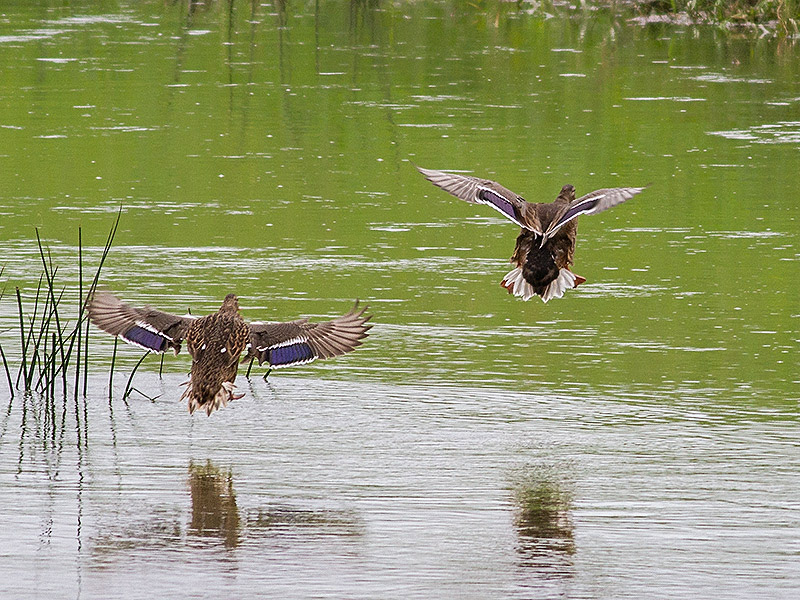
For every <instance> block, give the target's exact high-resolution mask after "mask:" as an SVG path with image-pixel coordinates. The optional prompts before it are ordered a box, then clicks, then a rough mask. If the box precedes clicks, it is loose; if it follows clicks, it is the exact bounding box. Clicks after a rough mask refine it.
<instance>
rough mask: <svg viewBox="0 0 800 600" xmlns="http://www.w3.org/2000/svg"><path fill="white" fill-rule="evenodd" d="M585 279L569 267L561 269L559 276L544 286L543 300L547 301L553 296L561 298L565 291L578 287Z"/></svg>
mask: <svg viewBox="0 0 800 600" xmlns="http://www.w3.org/2000/svg"><path fill="white" fill-rule="evenodd" d="M585 281H586V279H585V278H584V277H581V276H580V275H576V274H575V273H573V272H572V271H570V270H569V269H560V270H559V272H558V277H556V278H555V279H554V280H553V281H551V282H550V283H548V284H547V287H546V288H544V291H543V292H542V294H541V296H542V302H547V301H548V300H552V299H553V298H561V296H563V295H564V292H566V291H567V290H570V289H572V288H575V287H578V286H579V285H580V284H582V283H583V282H585Z"/></svg>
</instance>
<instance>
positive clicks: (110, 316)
mask: <svg viewBox="0 0 800 600" xmlns="http://www.w3.org/2000/svg"><path fill="white" fill-rule="evenodd" d="M366 310H367V307H364V308H362V309H360V310H359V302H358V300H356V303H355V305H354V306H353V308H352V309H351V310H350V311H349V312H348V313H346V314H344V315H342V316H340V317H337V318H336V319H333V320H331V321H321V322H316V323H312V322H309V320H308V319H299V320H296V321H288V322H282V323H263V322H252V323H248V322H246V321H245V320H244V318H242V316H241V314H240V313H239V299H238V297H237V296H236V295H235V294H228V295H227V296H225V299H224V300H223V302H222V306H220V308H219V310H218V311H217V312H215V313H212V314H210V315H206V316H203V317H199V318H198V317H194V316H192V315H185V316H178V315H174V314H171V313H167V312H162V311H160V310H156V309H154V308H151V307H149V306H145V307H143V308H136V307H133V306H130V305H129V304H126V303H125V302H123V301H122V300H121V299H119V298H118V297H117V296H115V295H114V294H112V293H110V292H106V291H97V292H95V293H94V295H93V296H92V298H91V300H90V301H89V304H88V314H89V319H90V320H91V322H92V323H94V325H95V326H97V327H98V328H99V329H101V330H103V331H105V332H106V333H109V334H111V335H113V336H115V337H119V338H121V339H122V340H124V341H125V342H127V343H129V344H132V345H134V346H139V347H140V348H144V349H145V350H150V351H151V352H156V353H164V352H166V351H167V350H169V349H172V350H173V352H174V353H175V355H176V356H177V355H178V353H179V352H180V351H181V346H182V344H183V343H184V342H186V349H187V351H188V352H189V355H190V356H191V357H192V367H191V371H190V374H189V379H188V381H185V382H184V383H183V384H181V385H185V386H186V389H185V390H184V392H183V394H182V395H181V400H184V399H186V400H187V401H188V406H189V413H190V414H193V413H194V412H195V410H197V409H203V410H205V411H206V414H207V415H208V416H210V415H211V413H212V412H214V411H215V410H217V409H219V408H221V407H224V406H227V404H228V402H230V401H231V400H238V399H239V398H242V397H243V396H244V394H236V393H235V392H234V390H235V389H236V386H235V384H234V381H235V379H236V375H237V371H238V366H239V360H240V358H241V357H242V355H244V357H243V358H242V362H245V361H247V360H257V361H258V364H259V365H263V364H264V363H267V365H268V366H269V368H270V369H272V368H280V367H289V366H294V365H302V364H306V363H310V362H312V361H314V360H316V359H318V358H319V359H325V358H332V357H334V356H340V355H342V354H346V353H348V352H351V351H353V350H355V349H356V348H357V347H358V346H360V345H361V344H362V340H363V339H364V338H365V337H367V331H368V330H369V329H370V328H371V327H372V325H371V324H367V321H369V320H370V319H371V318H372V315H367V314H365V312H366Z"/></svg>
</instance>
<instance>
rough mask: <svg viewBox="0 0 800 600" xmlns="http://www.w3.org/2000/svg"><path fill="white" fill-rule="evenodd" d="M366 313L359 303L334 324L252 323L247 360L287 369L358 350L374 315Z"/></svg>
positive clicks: (305, 321) (303, 322)
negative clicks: (255, 360) (254, 359)
mask: <svg viewBox="0 0 800 600" xmlns="http://www.w3.org/2000/svg"><path fill="white" fill-rule="evenodd" d="M366 310H367V308H366V307H364V308H362V309H361V310H359V308H358V302H356V304H355V306H353V308H352V310H351V311H350V312H349V313H347V314H346V315H342V316H341V317H337V318H336V319H333V320H332V321H322V322H320V323H309V322H308V319H300V320H299V321H290V322H288V323H251V324H250V353H249V354H248V358H251V357H255V358H256V359H258V364H263V363H265V362H266V363H267V364H269V366H271V367H288V366H291V365H301V364H303V363H307V362H311V361H312V360H315V359H317V358H331V357H332V356H339V355H341V354H345V353H346V352H350V351H352V350H355V348H356V347H358V346H360V345H361V344H362V342H361V340H362V339H364V338H365V337H367V331H368V330H369V329H370V327H372V325H367V321H369V320H370V318H372V315H364V311H366Z"/></svg>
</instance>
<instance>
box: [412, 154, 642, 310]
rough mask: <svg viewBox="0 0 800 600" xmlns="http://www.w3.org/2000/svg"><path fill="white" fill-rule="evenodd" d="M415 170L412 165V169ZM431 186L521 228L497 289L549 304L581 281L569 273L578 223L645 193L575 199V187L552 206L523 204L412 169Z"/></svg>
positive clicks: (486, 186) (478, 185)
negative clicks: (508, 267) (487, 208)
mask: <svg viewBox="0 0 800 600" xmlns="http://www.w3.org/2000/svg"><path fill="white" fill-rule="evenodd" d="M415 166H416V165H415ZM416 168H417V170H418V171H419V172H420V173H422V175H423V176H424V177H425V178H426V179H427V180H428V181H430V182H431V183H432V184H434V185H435V186H437V187H439V188H441V189H443V190H444V191H446V192H448V193H450V194H452V195H453V196H455V197H456V198H460V199H461V200H465V201H467V202H469V203H471V204H488V205H489V206H491V207H492V208H494V209H495V210H497V211H498V212H500V213H501V214H502V215H503V216H504V217H505V218H507V219H509V220H510V221H512V222H514V223H516V224H517V225H519V226H520V228H521V229H520V233H519V235H518V236H517V241H516V245H515V246H514V253H513V254H512V256H511V263H512V264H513V265H514V268H513V269H512V270H511V271H509V272H508V273H507V274H506V275H505V277H503V280H502V281H501V282H500V285H501V286H502V287H504V288H505V289H506V290H508V293H509V294H512V295H514V296H516V297H519V298H522V299H523V300H530V299H531V298H533V296H539V297H540V298H541V299H542V301H544V302H548V301H549V300H552V299H553V298H561V297H562V296H563V295H564V292H565V291H566V290H568V289H572V288H575V287H577V286H579V285H580V284H582V283H584V282H585V281H586V278H585V277H581V276H580V275H578V274H576V273H573V272H572V270H571V269H570V267H571V266H572V265H573V258H574V255H575V241H576V238H577V235H578V217H580V216H581V215H594V214H597V213H599V212H602V211H604V210H607V209H609V208H611V207H613V206H616V205H618V204H621V203H622V202H625V201H626V200H630V199H631V198H633V197H634V196H635V195H636V194H639V193H641V192H642V191H644V190H645V189H646V186H645V187H618V188H604V189H600V190H595V191H593V192H590V193H588V194H586V195H585V196H581V197H580V198H577V199H576V198H575V187H574V186H572V185H570V184H567V185H565V186H563V187H562V188H561V191H560V192H559V194H558V197H556V199H555V200H554V201H553V202H542V203H540V202H527V201H526V200H525V199H524V198H523V197H522V196H520V195H519V194H515V193H514V192H512V191H511V190H509V189H508V188H505V187H503V186H502V185H500V184H499V183H497V182H495V181H492V180H490V179H481V178H478V177H472V176H470V175H460V174H457V173H449V172H445V171H435V170H433V169H423V168H422V167H416Z"/></svg>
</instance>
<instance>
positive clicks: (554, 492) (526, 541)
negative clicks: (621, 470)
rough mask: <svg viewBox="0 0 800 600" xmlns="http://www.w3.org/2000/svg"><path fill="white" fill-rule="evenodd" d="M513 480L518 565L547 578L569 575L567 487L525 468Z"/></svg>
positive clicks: (571, 543) (571, 541)
mask: <svg viewBox="0 0 800 600" xmlns="http://www.w3.org/2000/svg"><path fill="white" fill-rule="evenodd" d="M515 479H516V482H515V485H514V491H513V494H514V506H515V515H514V524H515V526H516V530H517V552H518V554H519V557H520V564H521V565H522V566H524V567H528V568H532V569H535V570H536V571H538V572H540V573H542V574H545V575H549V576H551V577H564V576H567V577H569V576H571V575H572V555H573V554H574V553H575V538H574V525H573V522H572V492H571V490H570V488H569V485H568V484H566V483H563V482H561V481H560V480H559V479H558V476H557V475H556V474H555V473H554V472H553V471H552V470H551V469H546V468H529V469H526V470H525V471H523V472H522V473H521V474H520V475H519V476H518V477H516V478H515Z"/></svg>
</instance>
